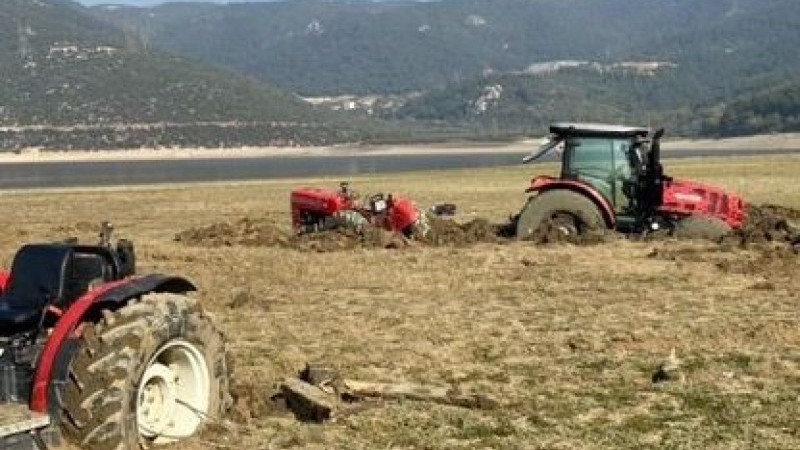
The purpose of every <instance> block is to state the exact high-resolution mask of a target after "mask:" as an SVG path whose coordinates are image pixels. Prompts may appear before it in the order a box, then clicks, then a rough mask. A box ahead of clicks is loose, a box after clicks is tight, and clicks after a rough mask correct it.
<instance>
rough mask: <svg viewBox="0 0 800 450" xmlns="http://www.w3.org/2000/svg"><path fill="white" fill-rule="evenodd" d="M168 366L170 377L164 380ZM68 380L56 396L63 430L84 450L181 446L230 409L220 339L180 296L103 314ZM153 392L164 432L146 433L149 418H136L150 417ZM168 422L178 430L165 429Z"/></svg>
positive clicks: (151, 298)
mask: <svg viewBox="0 0 800 450" xmlns="http://www.w3.org/2000/svg"><path fill="white" fill-rule="evenodd" d="M201 360H202V362H201ZM164 367H166V368H169V369H171V370H172V372H167V375H164V372H165V369H164ZM156 369H160V370H161V373H158V372H159V371H158V370H156ZM170 374H171V375H170ZM206 374H207V377H206V376H205V375H206ZM68 375H69V376H68V377H67V378H66V381H65V383H64V385H63V388H62V389H61V391H60V396H59V397H60V402H59V403H60V405H59V406H60V411H61V423H62V430H63V432H64V436H65V437H66V438H67V440H69V441H72V442H74V443H75V444H77V445H78V446H80V447H81V448H83V449H86V450H139V449H140V448H147V447H149V446H151V445H154V444H159V443H167V442H172V441H175V440H179V439H181V438H184V437H188V436H189V435H191V434H193V433H195V432H196V431H197V430H198V428H199V427H200V425H201V424H202V422H205V421H206V420H207V419H215V418H218V417H219V416H220V415H221V414H222V413H223V412H224V411H225V410H226V409H227V408H228V407H229V406H230V403H231V400H230V394H229V389H228V388H229V386H228V383H229V379H228V377H229V374H228V366H227V360H226V354H225V346H224V341H223V336H222V334H221V333H220V332H219V331H218V330H217V328H216V327H215V326H214V324H213V323H212V322H211V320H210V319H209V317H208V316H206V315H204V314H203V312H202V311H201V310H200V308H199V306H198V305H197V304H196V302H195V301H194V300H192V299H190V298H188V297H185V296H182V295H175V294H150V295H146V296H144V297H143V298H142V299H141V300H140V301H138V302H135V303H131V304H129V305H127V306H125V307H123V308H121V309H119V310H118V311H114V312H110V311H104V314H103V319H101V320H100V321H98V322H97V323H96V324H94V325H93V326H87V327H86V329H85V330H84V332H83V334H82V336H81V338H80V339H79V341H78V349H77V352H76V354H75V356H74V358H73V359H72V361H71V363H70V366H69V373H68ZM145 375H147V376H146V380H149V381H147V382H146V383H145V381H146V380H145ZM170 376H174V378H173V379H172V381H171V382H170V381H169V377H170ZM186 380H188V381H186ZM169 383H172V384H169ZM168 384H169V386H170V389H171V390H170V389H167V388H165V386H167V385H168ZM186 386H189V387H188V388H187V387H186ZM192 386H194V387H195V388H196V389H192ZM153 387H155V389H156V391H157V392H155V393H156V394H158V397H157V398H155V401H156V404H158V405H159V408H158V411H159V413H162V412H163V416H164V417H169V419H166V420H164V421H163V422H162V423H158V425H159V428H160V430H159V432H154V431H153V428H143V427H144V426H145V425H146V424H147V423H146V422H147V420H151V416H142V417H145V420H141V421H140V420H139V417H138V416H137V413H140V414H145V411H146V412H147V413H149V408H150V406H149V403H148V400H149V402H150V403H152V402H153V401H154V400H153V398H154V397H156V396H155V395H150V394H151V390H152V388H153ZM162 389H163V392H162ZM203 392H205V393H206V394H207V395H206V394H204V393H203ZM167 394H176V395H175V396H174V397H171V396H170V395H167ZM171 398H174V400H175V401H174V402H168V401H167V400H166V399H171ZM192 402H193V403H195V405H191V404H189V403H192ZM140 405H145V406H140ZM181 408H183V409H181ZM167 411H171V412H169V413H168V412H167ZM170 421H172V422H180V423H179V424H178V425H177V426H176V425H173V426H169V425H166V423H167V422H170ZM140 422H145V423H144V424H142V423H140ZM161 427H163V429H161Z"/></svg>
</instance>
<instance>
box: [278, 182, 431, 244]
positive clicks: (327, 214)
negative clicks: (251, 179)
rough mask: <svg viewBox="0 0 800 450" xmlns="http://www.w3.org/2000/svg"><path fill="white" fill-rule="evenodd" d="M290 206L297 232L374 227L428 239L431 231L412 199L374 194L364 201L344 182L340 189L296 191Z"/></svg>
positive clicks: (304, 189) (293, 192) (291, 198)
mask: <svg viewBox="0 0 800 450" xmlns="http://www.w3.org/2000/svg"><path fill="white" fill-rule="evenodd" d="M290 203H291V208H292V227H293V228H294V230H295V231H296V232H298V233H314V232H318V231H325V230H333V229H337V228H353V229H358V228H360V227H363V226H365V225H371V226H375V227H379V228H383V229H385V230H388V231H392V232H395V233H400V234H403V235H404V236H406V237H412V236H425V235H426V234H427V233H428V230H429V225H428V221H427V216H426V215H425V214H424V213H422V212H421V211H420V210H419V209H417V206H416V205H415V204H414V202H413V201H411V200H410V199H408V198H405V197H399V196H393V195H392V194H388V195H385V194H375V195H372V196H370V197H368V199H367V200H366V201H363V200H361V198H360V197H359V195H358V194H356V193H355V192H354V191H353V190H351V189H350V187H349V185H348V183H341V185H340V187H339V189H338V190H333V189H326V188H320V187H302V188H298V189H295V190H294V191H292V193H291V196H290Z"/></svg>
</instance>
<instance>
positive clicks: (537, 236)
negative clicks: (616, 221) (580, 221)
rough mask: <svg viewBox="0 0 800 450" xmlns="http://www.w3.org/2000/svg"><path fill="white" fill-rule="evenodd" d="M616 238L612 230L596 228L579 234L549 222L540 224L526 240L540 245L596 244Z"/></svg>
mask: <svg viewBox="0 0 800 450" xmlns="http://www.w3.org/2000/svg"><path fill="white" fill-rule="evenodd" d="M614 239H616V233H615V232H614V231H612V230H605V229H597V230H587V231H584V232H583V233H581V234H577V235H576V234H570V233H565V232H564V230H563V229H562V228H561V227H559V226H557V225H556V224H554V223H552V222H550V223H546V224H544V225H542V226H541V227H539V229H538V230H536V231H535V232H534V233H533V234H531V235H530V236H529V237H527V238H525V240H526V241H532V242H535V243H537V244H540V245H546V244H555V243H567V244H573V245H596V244H604V243H607V242H612V241H613V240H614Z"/></svg>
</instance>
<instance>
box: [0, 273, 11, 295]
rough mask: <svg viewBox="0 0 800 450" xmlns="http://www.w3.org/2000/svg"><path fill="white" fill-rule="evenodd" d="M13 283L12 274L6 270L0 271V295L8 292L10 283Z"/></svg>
mask: <svg viewBox="0 0 800 450" xmlns="http://www.w3.org/2000/svg"><path fill="white" fill-rule="evenodd" d="M9 281H11V273H10V272H7V271H5V270H1V271H0V294H2V293H4V292H5V291H6V287H8V282H9Z"/></svg>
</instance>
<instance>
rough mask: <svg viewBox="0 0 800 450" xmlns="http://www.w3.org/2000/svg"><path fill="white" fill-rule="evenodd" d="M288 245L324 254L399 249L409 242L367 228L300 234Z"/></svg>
mask: <svg viewBox="0 0 800 450" xmlns="http://www.w3.org/2000/svg"><path fill="white" fill-rule="evenodd" d="M288 244H289V245H288V246H289V247H291V248H294V249H296V250H301V251H313V252H318V253H325V252H334V251H340V250H351V249H355V248H384V249H399V248H405V247H408V246H410V245H411V241H410V240H408V239H406V238H404V237H403V236H401V235H398V234H396V233H392V232H390V231H386V230H384V229H382V228H378V227H372V226H367V227H360V228H359V229H351V228H340V229H335V230H327V231H320V232H318V233H308V234H300V235H296V236H292V237H291V238H290V239H289V242H288Z"/></svg>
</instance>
